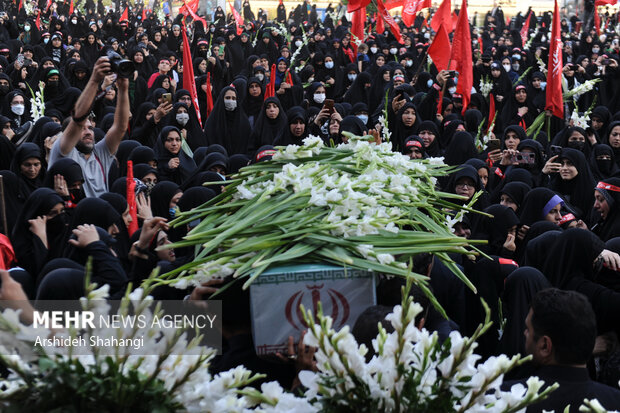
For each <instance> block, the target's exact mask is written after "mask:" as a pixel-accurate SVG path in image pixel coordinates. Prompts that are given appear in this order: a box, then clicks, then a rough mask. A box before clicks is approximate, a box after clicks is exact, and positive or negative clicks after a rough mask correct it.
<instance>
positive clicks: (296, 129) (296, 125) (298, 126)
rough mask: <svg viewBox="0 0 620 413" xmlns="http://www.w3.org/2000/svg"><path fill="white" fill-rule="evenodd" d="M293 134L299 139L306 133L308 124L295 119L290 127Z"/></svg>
mask: <svg viewBox="0 0 620 413" xmlns="http://www.w3.org/2000/svg"><path fill="white" fill-rule="evenodd" d="M289 128H290V131H291V134H292V135H293V136H295V137H296V138H299V137H300V136H302V135H303V134H304V132H305V131H306V123H305V122H304V121H303V120H301V119H295V120H294V121H293V122H292V123H291V124H290V126H289Z"/></svg>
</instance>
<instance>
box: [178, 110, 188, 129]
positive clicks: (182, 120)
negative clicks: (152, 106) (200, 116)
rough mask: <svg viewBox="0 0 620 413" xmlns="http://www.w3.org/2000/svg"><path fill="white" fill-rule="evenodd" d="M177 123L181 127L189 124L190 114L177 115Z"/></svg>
mask: <svg viewBox="0 0 620 413" xmlns="http://www.w3.org/2000/svg"><path fill="white" fill-rule="evenodd" d="M176 119H177V122H178V123H179V125H181V126H185V125H186V124H187V122H189V113H177V116H176Z"/></svg>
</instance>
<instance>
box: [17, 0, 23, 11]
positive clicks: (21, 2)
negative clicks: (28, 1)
mask: <svg viewBox="0 0 620 413" xmlns="http://www.w3.org/2000/svg"><path fill="white" fill-rule="evenodd" d="M23 6H24V0H19V6H18V7H17V11H21V9H22V7H23Z"/></svg>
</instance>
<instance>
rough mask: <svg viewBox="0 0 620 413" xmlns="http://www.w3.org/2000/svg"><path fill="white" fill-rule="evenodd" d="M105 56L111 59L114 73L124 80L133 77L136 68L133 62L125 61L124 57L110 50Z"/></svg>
mask: <svg viewBox="0 0 620 413" xmlns="http://www.w3.org/2000/svg"><path fill="white" fill-rule="evenodd" d="M105 55H106V56H107V57H108V59H110V66H111V67H112V72H114V73H116V74H117V75H118V76H119V77H122V78H129V77H131V76H132V75H133V72H134V70H135V66H134V64H133V62H132V61H131V60H127V59H123V58H122V56H121V55H119V54H118V53H116V52H115V51H114V50H113V49H109V50H108V51H107V52H106V54H105Z"/></svg>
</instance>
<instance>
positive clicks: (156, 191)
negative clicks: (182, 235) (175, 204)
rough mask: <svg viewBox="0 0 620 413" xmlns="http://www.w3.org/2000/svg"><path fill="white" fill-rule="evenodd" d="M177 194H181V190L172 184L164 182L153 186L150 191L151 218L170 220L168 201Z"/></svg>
mask: <svg viewBox="0 0 620 413" xmlns="http://www.w3.org/2000/svg"><path fill="white" fill-rule="evenodd" d="M179 192H181V188H180V187H179V185H177V184H175V183H174V182H169V181H164V182H159V183H158V184H157V185H155V186H154V187H153V189H152V190H151V210H152V211H153V216H154V217H162V218H166V219H170V218H172V217H171V216H170V201H171V200H172V198H173V197H174V196H175V195H176V194H177V193H179Z"/></svg>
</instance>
